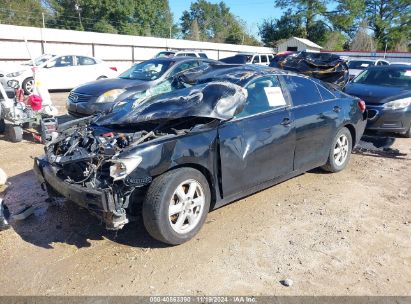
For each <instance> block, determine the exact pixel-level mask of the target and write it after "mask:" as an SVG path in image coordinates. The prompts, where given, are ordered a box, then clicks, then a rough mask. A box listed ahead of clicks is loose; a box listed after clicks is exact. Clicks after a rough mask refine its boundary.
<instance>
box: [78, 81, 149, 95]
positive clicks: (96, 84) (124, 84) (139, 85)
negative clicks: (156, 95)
mask: <svg viewBox="0 0 411 304" xmlns="http://www.w3.org/2000/svg"><path fill="white" fill-rule="evenodd" d="M152 83H153V82H152V81H143V80H133V79H123V78H112V79H100V80H95V81H92V82H88V83H85V84H83V85H81V86H78V87H76V88H74V89H73V92H75V93H80V94H87V95H91V96H96V97H97V96H100V95H101V94H103V93H105V92H107V91H110V90H114V89H142V90H144V89H147V88H149V87H150V86H151V85H152Z"/></svg>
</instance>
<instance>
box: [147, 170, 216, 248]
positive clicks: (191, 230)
mask: <svg viewBox="0 0 411 304" xmlns="http://www.w3.org/2000/svg"><path fill="white" fill-rule="evenodd" d="M210 200H211V194H210V187H209V185H208V182H207V179H206V178H205V177H204V175H203V174H202V173H201V172H200V171H198V170H195V169H193V168H187V167H185V168H178V169H175V170H172V171H169V172H166V173H164V174H163V175H160V176H159V177H157V178H155V179H154V181H153V182H152V183H151V185H150V187H149V189H148V191H147V194H146V197H145V200H144V202H143V221H144V226H145V227H146V229H147V231H148V233H149V234H150V235H151V236H152V237H153V238H155V239H157V240H159V241H161V242H164V243H167V244H170V245H178V244H182V243H184V242H187V241H189V240H190V239H191V238H193V237H194V236H195V235H196V234H197V233H198V232H199V231H200V229H201V227H202V226H203V224H204V221H205V219H206V217H207V213H208V211H209V209H210Z"/></svg>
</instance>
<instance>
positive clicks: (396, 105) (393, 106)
mask: <svg viewBox="0 0 411 304" xmlns="http://www.w3.org/2000/svg"><path fill="white" fill-rule="evenodd" d="M409 105H411V97H406V98H402V99H397V100H393V101H390V102H387V103H386V104H384V108H386V109H390V110H399V109H403V108H406V107H408V106H409Z"/></svg>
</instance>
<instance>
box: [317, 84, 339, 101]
mask: <svg viewBox="0 0 411 304" xmlns="http://www.w3.org/2000/svg"><path fill="white" fill-rule="evenodd" d="M317 88H318V91H320V94H321V97H322V98H323V100H330V99H335V96H334V94H333V93H331V92H330V91H328V90H327V89H326V88H324V87H323V86H322V85H320V84H317Z"/></svg>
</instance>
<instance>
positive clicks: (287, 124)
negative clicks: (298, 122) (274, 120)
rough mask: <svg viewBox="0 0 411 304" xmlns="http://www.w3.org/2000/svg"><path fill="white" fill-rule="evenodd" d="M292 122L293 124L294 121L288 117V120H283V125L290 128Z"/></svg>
mask: <svg viewBox="0 0 411 304" xmlns="http://www.w3.org/2000/svg"><path fill="white" fill-rule="evenodd" d="M291 122H292V120H291V119H289V118H288V117H286V118H284V119H283V121H282V122H281V124H282V125H283V126H286V127H288V126H289V125H290V124H291Z"/></svg>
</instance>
